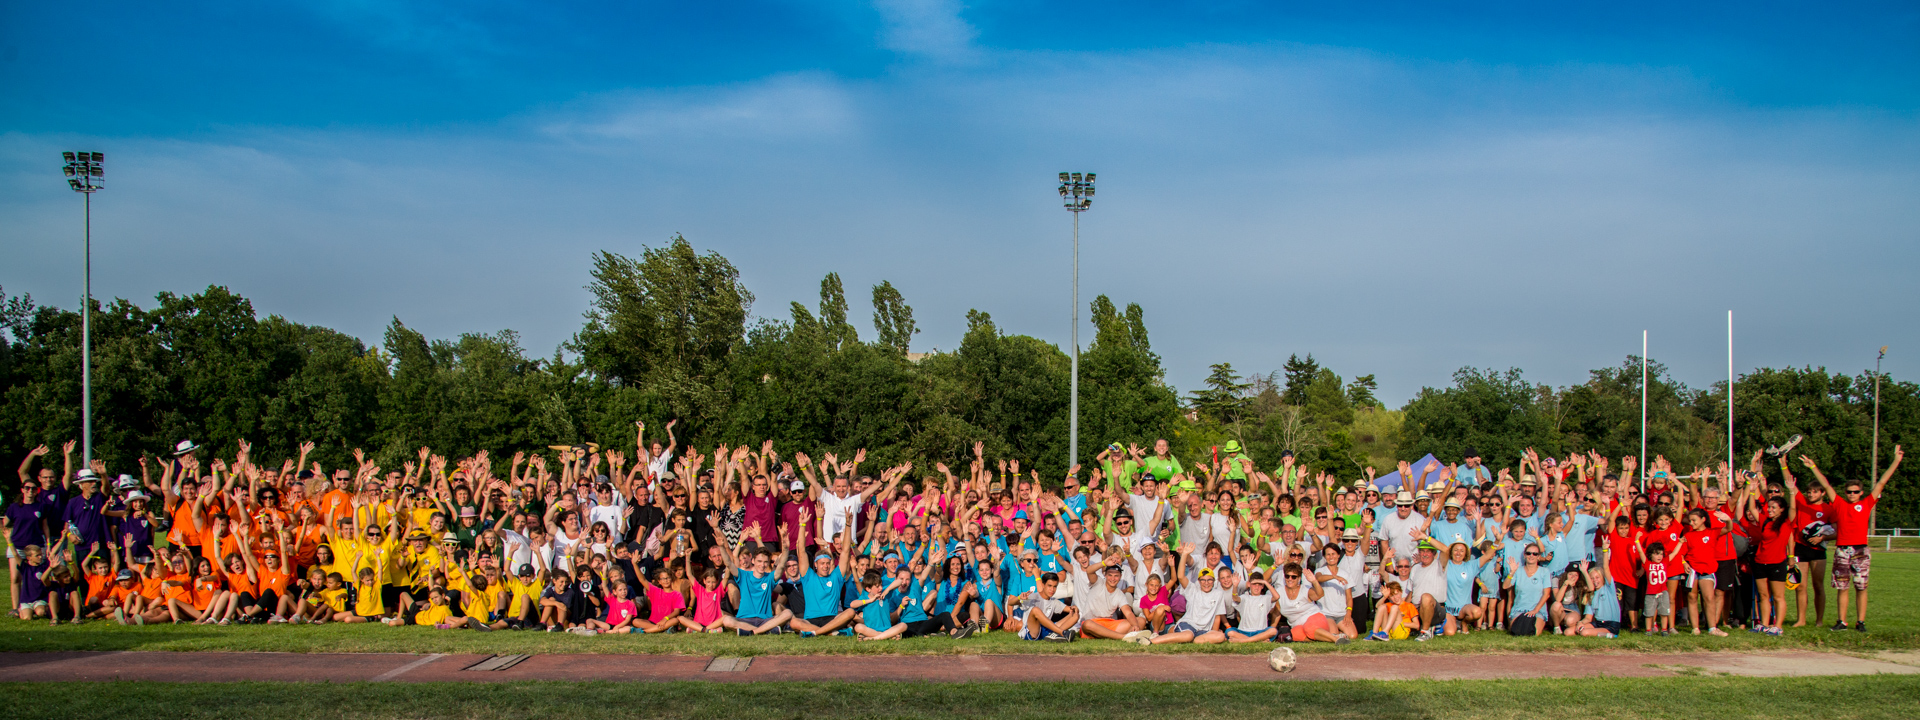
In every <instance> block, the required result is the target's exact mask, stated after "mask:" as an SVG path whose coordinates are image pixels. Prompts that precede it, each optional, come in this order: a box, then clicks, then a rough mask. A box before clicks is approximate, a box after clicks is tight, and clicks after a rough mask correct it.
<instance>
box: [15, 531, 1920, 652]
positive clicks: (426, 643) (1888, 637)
mask: <svg viewBox="0 0 1920 720" xmlns="http://www.w3.org/2000/svg"><path fill="white" fill-rule="evenodd" d="M1873 572H1874V578H1873V581H1874V593H1873V601H1872V605H1871V606H1870V610H1871V612H1870V614H1869V625H1870V626H1871V628H1872V630H1873V632H1871V633H1868V634H1861V633H1856V632H1851V631H1849V632H1841V633H1836V632H1833V631H1830V630H1827V629H1824V628H1811V627H1809V628H1802V629H1791V628H1789V629H1788V631H1787V634H1786V636H1785V637H1780V638H1769V637H1764V636H1761V635H1757V634H1754V633H1746V632H1741V633H1735V635H1734V637H1729V638H1714V637H1710V636H1701V637H1694V636H1692V635H1679V636H1675V637H1667V638H1662V637H1644V636H1640V635H1634V634H1629V635H1626V636H1624V637H1622V638H1620V639H1617V640H1599V639H1592V638H1563V637H1541V638H1514V637H1510V636H1507V635H1505V634H1497V633H1476V634H1474V635H1471V636H1467V637H1455V638H1440V639H1436V640H1434V641H1433V642H1427V643H1416V642H1411V641H1405V642H1392V643H1370V642H1356V643H1353V644H1351V645H1347V646H1344V647H1335V646H1332V645H1328V644H1324V643H1304V644H1296V645H1295V648H1296V649H1297V650H1299V651H1301V652H1347V653H1380V652H1396V653H1397V652H1446V653H1456V652H1567V651H1582V650H1597V651H1604V650H1638V651H1668V652H1679V651H1692V650H1728V649H1731V650H1767V649H1779V648H1815V649H1831V650H1841V651H1873V650H1884V649H1895V648H1913V647H1920V602H1917V601H1920V554H1913V553H1880V554H1877V555H1875V557H1874V568H1873ZM1829 600H1831V598H1829ZM1833 612H1834V610H1833V608H1832V607H1829V609H1828V618H1829V622H1831V618H1832V617H1833V615H1832V613H1833ZM1789 617H1792V615H1791V614H1789ZM1270 647H1271V646H1268V645H1259V644H1247V645H1212V646H1195V645H1176V646H1164V647H1159V648H1153V649H1151V650H1149V649H1146V648H1141V647H1139V646H1135V645H1125V644H1122V643H1119V642H1115V641H1082V642H1076V643H1071V644H1064V645H1062V644H1054V643H1036V642H1022V641H1020V640H1017V639H1015V638H1013V637H1012V636H1010V635H1008V634H1006V633H992V634H990V635H987V636H984V637H977V638H974V639H970V640H965V641H953V640H948V639H944V638H917V639H912V640H898V641H889V642H857V641H854V640H851V639H846V638H837V637H836V638H805V639H803V638H799V637H796V636H791V635H789V636H780V637H760V638H740V637H735V636H732V635H684V634H675V635H667V636H649V637H631V636H602V637H591V638H583V637H577V636H573V635H566V634H562V633H541V632H508V631H503V632H493V633H476V632H473V631H469V630H457V631H445V630H432V629H427V628H420V627H404V628H389V627H385V626H377V625H355V626H345V625H327V626H323V627H312V626H284V625H276V626H231V627H212V626H195V625H180V626H145V627H123V626H119V625H115V624H112V623H110V622H92V623H87V624H84V625H79V626H73V625H62V626H60V627H58V628H50V627H48V626H47V625H46V623H45V622H25V621H21V620H18V619H13V618H6V619H0V651H12V652H26V651H54V650H174V651H195V650H232V651H275V652H420V653H428V652H437V653H481V654H487V653H563V652H571V653H643V654H645V653H673V654H689V655H737V656H750V655H793V654H875V653H889V654H957V653H978V654H1006V653H1025V654H1089V653H1139V652H1182V653H1191V652H1204V653H1261V652H1266V651H1267V650H1268V649H1269V648H1270Z"/></svg>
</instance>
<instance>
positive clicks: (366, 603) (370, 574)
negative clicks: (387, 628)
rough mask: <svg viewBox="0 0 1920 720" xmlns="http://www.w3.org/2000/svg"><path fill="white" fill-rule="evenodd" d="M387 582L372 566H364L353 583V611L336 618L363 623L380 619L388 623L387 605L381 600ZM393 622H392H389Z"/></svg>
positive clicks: (342, 620)
mask: <svg viewBox="0 0 1920 720" xmlns="http://www.w3.org/2000/svg"><path fill="white" fill-rule="evenodd" d="M385 589H386V583H383V582H381V581H380V574H379V573H377V572H374V569H373V568H371V567H362V568H360V570H359V572H358V573H357V575H356V576H355V578H354V583H353V592H354V599H353V612H351V613H341V614H340V616H339V617H337V618H336V619H338V620H340V621H341V622H349V623H363V622H373V621H375V620H379V621H380V622H382V623H387V620H388V619H387V618H386V617H385V616H386V614H387V605H386V603H384V602H381V597H380V596H381V595H382V591H384V590H385ZM388 624H391V623H388Z"/></svg>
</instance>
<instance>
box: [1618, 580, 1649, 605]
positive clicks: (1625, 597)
mask: <svg viewBox="0 0 1920 720" xmlns="http://www.w3.org/2000/svg"><path fill="white" fill-rule="evenodd" d="M1616 589H1617V590H1619V592H1620V607H1621V609H1623V610H1635V611H1637V610H1639V609H1640V601H1641V600H1642V599H1644V598H1645V596H1646V593H1644V592H1642V591H1641V590H1640V588H1639V587H1638V586H1635V585H1628V584H1626V583H1619V584H1618V585H1617V586H1616Z"/></svg>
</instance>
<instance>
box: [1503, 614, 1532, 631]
mask: <svg viewBox="0 0 1920 720" xmlns="http://www.w3.org/2000/svg"><path fill="white" fill-rule="evenodd" d="M1539 626H1540V618H1537V617H1534V616H1532V615H1515V616H1513V617H1510V618H1507V634H1509V635H1533V634H1535V633H1536V632H1537V631H1538V630H1539Z"/></svg>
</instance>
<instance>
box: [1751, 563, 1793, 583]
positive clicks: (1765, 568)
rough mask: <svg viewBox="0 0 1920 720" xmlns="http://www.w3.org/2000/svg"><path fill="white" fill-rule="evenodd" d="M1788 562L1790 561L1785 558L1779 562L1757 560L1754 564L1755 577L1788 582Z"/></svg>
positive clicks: (1756, 578)
mask: <svg viewBox="0 0 1920 720" xmlns="http://www.w3.org/2000/svg"><path fill="white" fill-rule="evenodd" d="M1787 564H1788V563H1787V561H1785V560H1782V561H1780V562H1777V563H1759V562H1756V563H1754V564H1753V579H1755V580H1770V581H1773V582H1786V581H1787Z"/></svg>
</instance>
